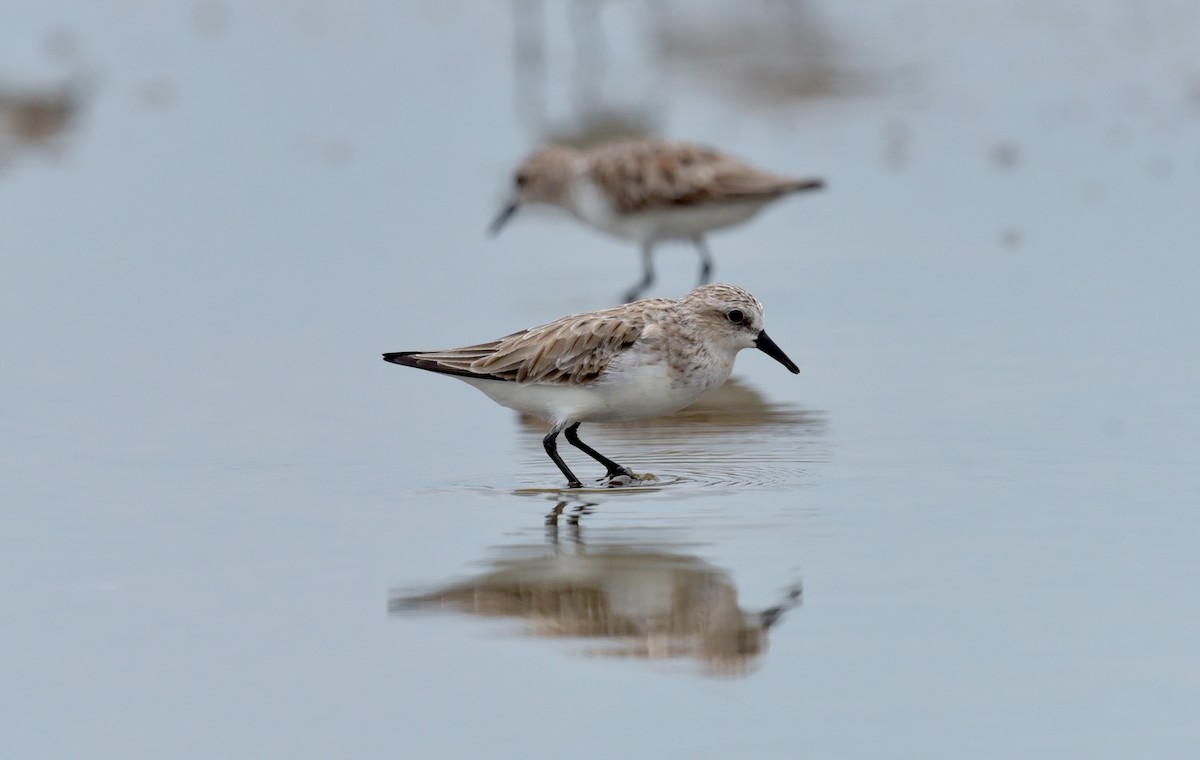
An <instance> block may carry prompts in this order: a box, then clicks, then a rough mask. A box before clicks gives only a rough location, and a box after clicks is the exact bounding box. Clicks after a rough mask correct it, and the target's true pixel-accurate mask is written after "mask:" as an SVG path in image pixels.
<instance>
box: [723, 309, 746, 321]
mask: <svg viewBox="0 0 1200 760" xmlns="http://www.w3.org/2000/svg"><path fill="white" fill-rule="evenodd" d="M725 316H727V317H729V321H730V322H732V323H734V324H735V325H740V324H741V323H742V320H743V319H745V318H746V315H745V314H743V313H742V310H741V309H734V310H733V311H731V312H729V313H728V314H726V315H725Z"/></svg>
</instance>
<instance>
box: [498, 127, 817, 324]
mask: <svg viewBox="0 0 1200 760" xmlns="http://www.w3.org/2000/svg"><path fill="white" fill-rule="evenodd" d="M513 184H514V187H513V196H512V198H511V200H510V201H509V203H508V205H507V206H506V207H505V208H504V210H503V211H501V212H500V215H499V216H498V217H496V220H495V221H494V222H492V226H491V229H492V231H493V232H498V231H499V230H500V228H501V227H503V226H504V224H505V223H506V222H507V221H508V219H509V218H510V217H512V215H513V214H514V213H516V211H517V209H518V208H519V207H520V206H522V205H525V204H533V203H541V204H547V205H551V206H557V207H559V208H562V209H564V210H566V211H568V212H570V213H571V214H572V215H574V216H575V217H576V218H578V219H579V220H580V221H582V222H583V223H585V224H587V225H589V226H591V227H594V228H596V229H598V230H600V231H602V232H607V233H608V234H610V235H614V236H616V237H619V238H624V239H626V240H635V241H637V242H638V243H640V244H641V246H642V279H641V281H640V282H639V283H638V284H637V285H635V286H634V287H633V288H632V289H631V290H630V291H629V292H628V293H626V294H625V300H626V301H632V300H634V299H636V298H637V297H638V296H639V295H641V294H642V293H643V292H645V290H646V289H647V288H649V287H650V285H651V284H652V283H653V282H654V264H653V260H652V255H653V252H654V246H655V245H657V244H658V243H660V242H664V241H669V240H684V241H691V242H692V244H694V245H695V246H696V250H697V251H698V252H699V254H700V261H701V267H700V283H701V284H704V283H706V282H708V280H709V278H710V277H711V275H712V256H711V255H710V254H709V251H708V246H707V245H706V244H705V242H704V236H705V235H706V234H707V233H709V232H712V231H714V230H719V229H723V228H725V227H731V226H734V225H737V224H741V223H743V222H746V221H749V220H750V218H751V217H753V216H754V215H755V214H757V213H758V212H759V211H761V210H762V209H763V208H764V207H765V206H767V205H768V204H770V203H773V202H775V201H777V200H779V199H780V198H783V197H784V196H787V195H791V194H793V193H798V192H803V191H806V190H816V189H819V188H821V187H824V182H822V181H821V180H819V179H800V178H796V177H784V176H781V175H777V174H771V173H768V172H765V171H762V170H760V169H757V168H755V167H753V166H750V165H749V164H746V163H744V162H742V161H740V160H738V159H736V158H733V157H732V156H729V155H726V154H724V153H721V152H720V151H717V150H713V149H712V148H707V147H703V146H699V145H690V144H687V143H678V142H665V141H661V140H624V141H618V142H614V143H609V144H606V145H601V146H599V147H596V148H592V149H590V150H586V151H579V150H574V149H572V148H567V147H564V146H557V145H556V146H550V147H546V148H542V149H540V150H538V151H535V152H534V153H533V154H532V155H530V156H529V157H527V158H526V159H525V160H524V161H523V162H522V163H521V165H520V166H519V167H517V171H516V173H515V176H514V179H513Z"/></svg>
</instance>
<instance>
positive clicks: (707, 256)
mask: <svg viewBox="0 0 1200 760" xmlns="http://www.w3.org/2000/svg"><path fill="white" fill-rule="evenodd" d="M692 242H693V243H695V244H696V251H697V252H698V253H699V254H700V282H698V283H697V285H707V284H708V283H709V282H710V281H711V280H712V273H713V259H712V254H711V253H709V251H708V244H707V243H705V242H704V238H703V237H702V236H700V235H697V236H696V237H694V238H692Z"/></svg>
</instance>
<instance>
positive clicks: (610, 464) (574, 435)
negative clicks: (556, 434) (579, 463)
mask: <svg viewBox="0 0 1200 760" xmlns="http://www.w3.org/2000/svg"><path fill="white" fill-rule="evenodd" d="M578 431H579V423H578V422H576V423H575V424H574V425H572V426H571V427H569V428H567V429H566V430H565V431H564V432H565V434H566V436H567V443H570V444H571V445H572V446H574V447H575V448H577V449H579V450H580V451H582V452H583V453H584V454H587V455H588V456H589V457H591V458H592V459H595V460H596V461H597V462H599V463H600V464H602V465H604V466H605V467H607V468H608V477H610V478H615V477H617V476H618V475H624V476H626V477H633V470H631V469H629V468H628V467H622V466H621V465H619V464H617V463H616V462H614V461H613V460H611V459H609V458H608V457H606V456H604V455H603V454H601V453H600V452H599V451H596V450H595V449H593V448H592V447H591V446H588V445H587V444H586V443H584V442H583V441H581V440H579V432H578Z"/></svg>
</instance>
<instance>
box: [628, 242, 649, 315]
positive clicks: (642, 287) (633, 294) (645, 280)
mask: <svg viewBox="0 0 1200 760" xmlns="http://www.w3.org/2000/svg"><path fill="white" fill-rule="evenodd" d="M653 253H654V243H642V281H641V282H639V283H638V284H637V285H634V286H633V287H632V288H630V289H629V292H627V293H626V294H625V296H624V298H625V303H629V302H630V301H636V300H637V299H638V296H640V295H641V294H642V293H645V292H646V289H647V288H649V287H650V285H651V284H653V282H654V261H653V259H652V258H651V256H652V255H653Z"/></svg>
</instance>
